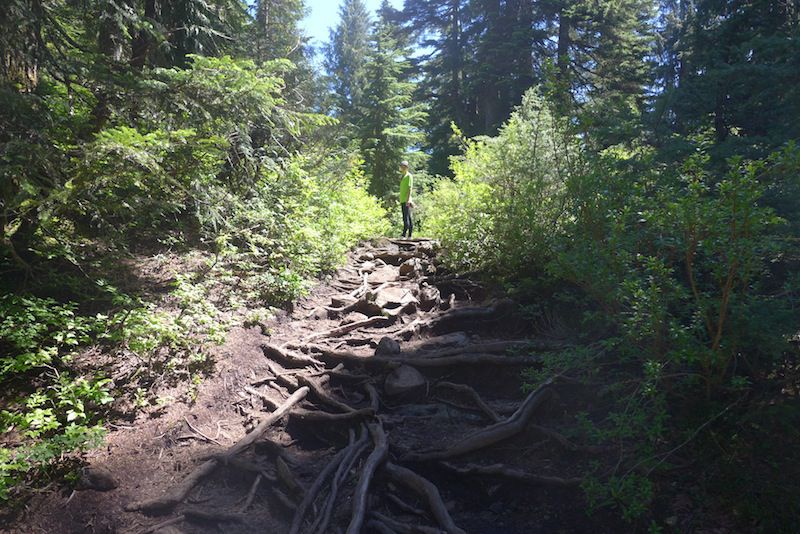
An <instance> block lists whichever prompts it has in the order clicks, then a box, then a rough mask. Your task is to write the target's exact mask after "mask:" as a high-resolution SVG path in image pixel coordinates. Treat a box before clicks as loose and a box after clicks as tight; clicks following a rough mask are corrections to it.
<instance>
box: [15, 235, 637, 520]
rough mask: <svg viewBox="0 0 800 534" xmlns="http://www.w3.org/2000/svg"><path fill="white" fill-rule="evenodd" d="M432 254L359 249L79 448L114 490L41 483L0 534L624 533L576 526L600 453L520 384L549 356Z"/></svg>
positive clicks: (557, 409) (562, 397)
mask: <svg viewBox="0 0 800 534" xmlns="http://www.w3.org/2000/svg"><path fill="white" fill-rule="evenodd" d="M435 252H436V244H435V243H433V242H431V241H428V240H424V239H422V240H394V241H390V240H384V241H381V242H377V243H372V244H366V245H364V246H362V247H360V248H358V249H356V250H354V251H353V252H352V253H351V255H350V261H349V262H348V264H347V265H346V266H345V267H344V268H342V269H340V270H339V271H338V272H337V273H335V275H334V276H332V277H330V279H328V280H327V281H325V282H324V283H321V284H320V285H318V286H317V287H316V288H315V290H314V291H313V292H312V294H311V296H309V297H308V298H306V299H305V300H303V301H301V302H298V303H296V305H295V306H294V307H293V309H292V311H291V312H287V313H285V314H283V315H280V316H278V317H275V318H274V319H272V320H270V321H269V322H268V323H266V324H263V325H260V326H254V327H252V328H234V329H233V330H231V332H230V333H229V335H228V338H227V341H226V343H225V344H224V345H223V346H221V347H220V348H219V350H218V352H217V354H216V355H215V368H214V373H213V376H211V377H209V378H208V379H206V380H205V381H203V383H202V384H201V385H200V386H199V390H198V393H197V397H196V399H195V401H194V402H193V403H190V404H187V403H183V402H176V403H174V404H171V405H167V406H163V407H161V409H159V410H156V411H150V412H148V413H139V415H138V416H137V417H136V418H135V420H132V421H124V422H123V421H118V422H117V423H116V424H113V425H112V426H111V432H110V433H109V436H108V438H107V442H106V445H105V447H104V448H102V449H100V450H97V451H93V452H92V453H90V454H89V458H88V460H89V466H88V467H87V472H99V473H106V474H108V475H110V477H112V478H113V480H114V482H115V486H116V487H115V488H113V489H111V490H109V491H99V490H97V489H91V488H92V485H91V484H88V485H87V484H84V485H83V487H84V489H79V490H76V491H72V490H69V489H64V488H58V487H50V488H48V489H46V491H43V492H42V493H40V494H39V495H37V496H36V497H35V498H33V499H32V500H31V501H30V502H29V503H28V506H27V507H26V509H25V511H24V513H23V514H22V516H21V517H20V519H19V521H18V522H17V523H16V526H14V527H13V529H11V530H10V531H11V532H20V533H28V532H46V533H73V532H74V533H78V532H81V533H117V532H119V533H145V532H159V533H161V534H167V533H171V534H176V533H179V532H184V533H211V532H214V533H217V532H230V533H236V532H243V533H246V532H280V533H283V532H348V533H350V532H353V533H355V532H383V533H386V532H423V533H426V532H470V533H495V532H503V533H536V532H590V531H591V532H619V531H621V530H625V526H624V525H620V524H619V523H618V522H617V521H616V520H615V519H614V518H613V517H610V516H605V515H593V516H588V515H587V514H586V509H587V507H586V503H585V501H584V497H583V492H582V490H581V488H580V484H581V481H582V479H581V476H582V473H581V471H582V469H581V465H583V464H584V462H585V461H587V459H589V458H591V456H592V455H597V454H602V451H595V450H592V449H591V447H588V446H585V445H584V444H581V443H574V442H573V441H570V440H568V439H566V438H565V437H564V436H563V435H562V434H561V433H560V428H561V427H563V426H564V421H565V414H567V413H571V414H574V413H576V412H578V411H590V410H591V404H590V399H591V395H590V394H588V392H586V391H584V386H579V385H576V384H569V383H561V382H559V381H557V380H556V381H551V382H547V383H545V384H544V385H542V386H541V387H539V388H538V389H536V390H535V391H533V392H525V391H523V388H522V379H521V372H522V370H523V369H525V368H527V367H531V366H536V364H537V356H536V354H537V352H539V351H542V350H546V349H548V348H557V345H558V343H557V342H556V341H554V340H552V339H536V338H533V337H531V332H530V328H529V327H528V325H526V323H525V322H524V321H521V320H520V319H519V313H518V311H517V309H516V306H515V304H514V303H513V302H509V301H505V300H496V299H493V298H492V295H491V292H490V291H488V290H487V289H486V288H484V287H482V286H481V285H480V284H478V283H477V282H474V281H472V280H470V279H468V278H464V277H459V276H455V275H448V274H443V273H442V272H441V269H440V268H438V267H437V264H436V257H435ZM401 273H402V274H401ZM384 338H388V339H384ZM382 339H384V341H381V340H382ZM392 341H393V342H397V345H395V344H394V343H392ZM397 375H401V377H402V380H397V379H396V378H397ZM420 375H421V376H420ZM281 410H283V411H285V412H286V414H285V415H283V416H280V412H281ZM276 412H277V413H278V415H275V414H276ZM270 414H273V416H272V417H270ZM87 486H88V488H86V487H87Z"/></svg>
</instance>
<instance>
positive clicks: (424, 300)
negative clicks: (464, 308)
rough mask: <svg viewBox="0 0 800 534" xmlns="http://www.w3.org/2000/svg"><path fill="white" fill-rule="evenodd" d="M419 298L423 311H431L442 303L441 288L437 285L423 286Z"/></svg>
mask: <svg viewBox="0 0 800 534" xmlns="http://www.w3.org/2000/svg"><path fill="white" fill-rule="evenodd" d="M417 299H418V300H419V308H420V309H421V310H423V311H431V310H432V309H433V308H436V307H437V306H439V304H441V303H442V295H441V293H439V288H437V287H435V286H423V287H422V288H421V289H420V291H419V295H418V296H417Z"/></svg>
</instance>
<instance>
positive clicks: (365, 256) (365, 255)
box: [358, 252, 375, 261]
mask: <svg viewBox="0 0 800 534" xmlns="http://www.w3.org/2000/svg"><path fill="white" fill-rule="evenodd" d="M358 259H359V260H361V261H371V260H374V259H375V254H373V253H372V252H365V253H363V254H362V255H361V256H359V257H358Z"/></svg>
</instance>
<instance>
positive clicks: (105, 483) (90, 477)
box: [78, 466, 118, 491]
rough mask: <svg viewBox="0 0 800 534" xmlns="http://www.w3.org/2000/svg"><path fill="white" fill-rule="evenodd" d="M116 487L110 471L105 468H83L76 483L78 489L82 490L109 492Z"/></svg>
mask: <svg viewBox="0 0 800 534" xmlns="http://www.w3.org/2000/svg"><path fill="white" fill-rule="evenodd" d="M117 486H118V484H117V481H116V479H115V478H114V476H113V475H112V474H111V471H109V470H108V469H106V468H105V467H93V466H87V467H84V468H83V470H82V471H81V478H80V480H79V481H78V488H79V489H82V490H95V491H111V490H113V489H115V488H116V487H117Z"/></svg>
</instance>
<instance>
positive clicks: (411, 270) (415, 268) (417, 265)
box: [400, 258, 422, 276]
mask: <svg viewBox="0 0 800 534" xmlns="http://www.w3.org/2000/svg"><path fill="white" fill-rule="evenodd" d="M421 271H422V262H420V261H419V259H417V258H411V259H410V260H406V261H404V262H403V263H402V264H400V276H414V275H415V274H417V273H419V272H421Z"/></svg>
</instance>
